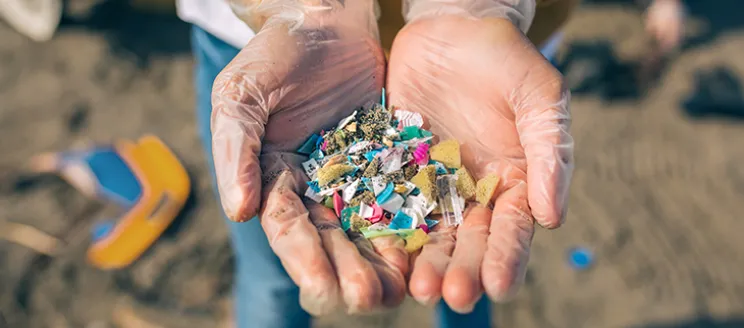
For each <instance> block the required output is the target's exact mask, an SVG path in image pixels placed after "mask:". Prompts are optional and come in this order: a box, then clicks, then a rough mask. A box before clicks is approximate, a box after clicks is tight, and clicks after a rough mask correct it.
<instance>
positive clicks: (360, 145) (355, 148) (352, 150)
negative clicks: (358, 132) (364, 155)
mask: <svg viewBox="0 0 744 328" xmlns="http://www.w3.org/2000/svg"><path fill="white" fill-rule="evenodd" d="M370 145H372V142H371V141H368V140H362V141H360V142H357V143H355V144H353V145H351V146H349V150H348V152H349V154H356V153H358V152H360V151H363V150H364V149H365V148H367V147H369V146H370Z"/></svg>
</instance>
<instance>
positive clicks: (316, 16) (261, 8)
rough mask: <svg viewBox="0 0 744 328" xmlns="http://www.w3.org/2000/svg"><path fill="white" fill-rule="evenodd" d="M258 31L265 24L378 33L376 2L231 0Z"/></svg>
mask: <svg viewBox="0 0 744 328" xmlns="http://www.w3.org/2000/svg"><path fill="white" fill-rule="evenodd" d="M228 1H229V3H230V7H231V8H232V10H233V12H234V13H235V14H236V15H237V16H238V17H239V18H240V19H241V20H242V21H243V22H245V23H246V24H247V25H248V26H249V27H250V28H251V29H253V31H254V32H256V33H258V32H259V31H260V30H261V29H262V28H263V27H264V26H265V25H274V24H277V25H284V26H287V27H288V28H289V29H290V31H291V30H296V29H300V28H302V29H329V28H336V27H343V28H344V29H347V28H351V29H363V30H365V31H369V32H371V33H372V34H373V35H374V36H376V34H377V32H376V31H377V21H376V19H375V12H374V0H346V1H342V0H228Z"/></svg>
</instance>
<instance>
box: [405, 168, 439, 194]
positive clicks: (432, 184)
mask: <svg viewBox="0 0 744 328" xmlns="http://www.w3.org/2000/svg"><path fill="white" fill-rule="evenodd" d="M411 182H412V183H413V184H415V185H416V187H418V188H419V190H420V191H421V194H422V195H424V197H426V200H428V201H430V202H433V201H436V197H435V196H436V194H437V168H436V167H435V166H434V165H427V166H424V167H423V168H422V169H421V170H419V171H418V173H416V175H414V176H413V178H411Z"/></svg>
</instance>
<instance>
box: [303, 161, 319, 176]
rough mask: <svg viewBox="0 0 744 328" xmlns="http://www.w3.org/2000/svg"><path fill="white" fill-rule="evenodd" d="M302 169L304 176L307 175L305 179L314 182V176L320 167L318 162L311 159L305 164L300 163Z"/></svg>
mask: <svg viewBox="0 0 744 328" xmlns="http://www.w3.org/2000/svg"><path fill="white" fill-rule="evenodd" d="M302 168H303V169H304V170H305V174H307V177H308V178H310V180H315V174H317V173H318V169H319V168H320V165H319V164H318V161H316V160H315V159H314V158H311V159H309V160H307V161H305V162H302Z"/></svg>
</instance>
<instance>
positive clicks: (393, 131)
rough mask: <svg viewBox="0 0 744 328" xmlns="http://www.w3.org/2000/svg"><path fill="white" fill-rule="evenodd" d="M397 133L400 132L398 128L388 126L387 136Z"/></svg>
mask: <svg viewBox="0 0 744 328" xmlns="http://www.w3.org/2000/svg"><path fill="white" fill-rule="evenodd" d="M397 133H398V131H397V130H395V129H394V128H387V129H386V130H385V136H388V137H389V136H392V135H394V134H397Z"/></svg>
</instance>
